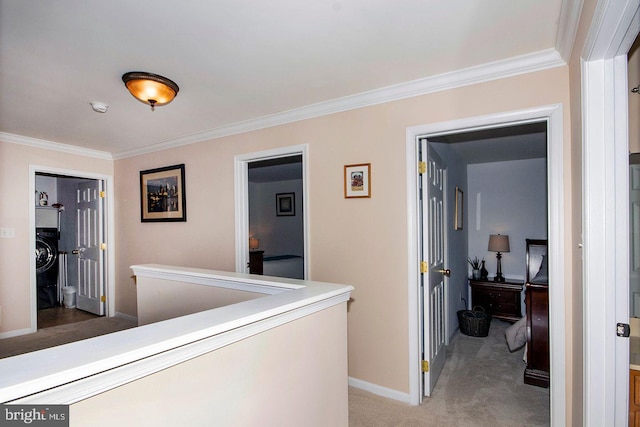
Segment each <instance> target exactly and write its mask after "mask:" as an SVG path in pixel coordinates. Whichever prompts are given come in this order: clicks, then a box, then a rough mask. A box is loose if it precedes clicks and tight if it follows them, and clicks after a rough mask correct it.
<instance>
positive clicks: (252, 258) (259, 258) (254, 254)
mask: <svg viewBox="0 0 640 427" xmlns="http://www.w3.org/2000/svg"><path fill="white" fill-rule="evenodd" d="M263 258H264V251H249V273H251V274H262V265H263Z"/></svg>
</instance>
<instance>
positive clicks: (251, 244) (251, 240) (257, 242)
mask: <svg viewBox="0 0 640 427" xmlns="http://www.w3.org/2000/svg"><path fill="white" fill-rule="evenodd" d="M259 246H260V240H258V239H256V238H255V237H249V249H252V250H253V249H258V247H259Z"/></svg>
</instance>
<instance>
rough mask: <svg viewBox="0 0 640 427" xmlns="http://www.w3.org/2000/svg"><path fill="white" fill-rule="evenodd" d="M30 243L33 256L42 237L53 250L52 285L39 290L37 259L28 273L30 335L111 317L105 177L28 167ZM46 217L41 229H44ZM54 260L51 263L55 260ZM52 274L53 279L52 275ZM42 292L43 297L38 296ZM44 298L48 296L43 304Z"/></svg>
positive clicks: (108, 207) (108, 181)
mask: <svg viewBox="0 0 640 427" xmlns="http://www.w3.org/2000/svg"><path fill="white" fill-rule="evenodd" d="M30 169H31V171H30V172H31V173H30V177H31V179H30V181H31V182H30V186H31V195H32V197H31V200H32V203H31V209H30V223H31V227H30V228H31V234H32V238H31V242H32V245H33V248H34V249H33V250H34V251H35V253H36V254H38V249H39V246H40V245H39V244H38V242H39V241H40V240H42V237H41V236H40V235H41V234H42V232H43V231H44V232H46V233H45V234H46V235H47V237H48V240H49V241H50V247H54V249H55V251H51V253H48V255H47V257H48V258H49V260H50V261H52V262H53V264H54V265H55V273H53V272H52V270H54V269H53V268H52V269H51V271H49V273H51V276H52V278H51V281H49V282H48V283H47V285H48V287H47V288H46V289H41V288H42V286H41V285H42V277H41V276H42V275H43V273H42V271H41V270H42V269H41V268H40V266H39V264H38V260H37V257H36V259H34V260H33V261H32V268H31V276H32V279H31V290H32V292H31V295H32V297H31V325H32V326H31V330H32V332H35V331H36V330H38V329H41V328H45V327H51V326H56V325H59V324H64V323H72V322H76V321H82V320H88V319H91V318H95V317H99V316H104V315H108V316H113V314H114V308H113V304H111V303H110V299H109V298H108V296H109V295H113V286H114V284H113V281H112V279H111V278H112V277H114V274H113V268H114V267H113V251H112V250H111V248H109V246H108V243H109V242H112V241H113V227H111V226H108V224H110V223H111V220H110V218H112V217H113V206H112V204H111V203H107V197H106V196H107V194H110V193H111V192H112V191H110V189H111V188H112V179H111V177H108V176H101V175H95V174H86V173H82V172H77V171H70V170H60V169H55V168H47V167H38V166H31V167H30ZM43 218H45V222H46V224H45V225H46V227H47V228H42V226H43V224H44V223H43ZM54 258H55V259H54ZM54 274H55V277H53V275H54ZM44 290H46V291H47V292H46V293H45V292H43V291H44ZM43 295H45V296H47V299H46V301H44V302H43Z"/></svg>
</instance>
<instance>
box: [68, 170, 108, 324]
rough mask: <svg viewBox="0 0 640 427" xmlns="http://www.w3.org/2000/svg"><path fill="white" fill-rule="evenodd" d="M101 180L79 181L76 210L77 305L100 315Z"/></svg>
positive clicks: (101, 260) (102, 266)
mask: <svg viewBox="0 0 640 427" xmlns="http://www.w3.org/2000/svg"><path fill="white" fill-rule="evenodd" d="M101 190H102V181H100V180H91V181H86V182H83V183H80V184H78V188H77V200H76V212H77V230H76V250H74V251H73V253H74V254H75V255H76V257H77V263H78V292H77V301H76V304H77V307H78V308H79V309H81V310H85V311H88V312H90V313H93V314H97V315H100V316H102V315H104V309H105V303H104V301H103V296H104V295H105V293H104V276H103V269H104V265H103V264H104V258H103V252H104V251H103V250H102V249H101V248H100V246H101V244H102V243H103V241H104V240H103V227H102V218H103V217H102V205H103V204H102V199H101V198H100V192H101Z"/></svg>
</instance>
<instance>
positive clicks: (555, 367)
mask: <svg viewBox="0 0 640 427" xmlns="http://www.w3.org/2000/svg"><path fill="white" fill-rule="evenodd" d="M532 122H545V123H546V124H547V132H548V139H547V153H548V157H547V181H548V188H549V191H548V196H547V197H548V222H549V229H548V239H549V258H550V259H551V258H552V259H554V260H556V262H555V264H554V266H550V271H549V275H550V276H549V277H550V281H551V282H552V283H562V278H563V277H564V250H563V248H564V236H563V234H562V222H561V219H562V218H563V215H564V213H563V212H564V196H563V191H562V182H563V174H562V171H563V161H562V157H563V156H562V154H563V153H562V143H561V142H562V107H561V105H553V106H547V107H541V108H534V109H530V110H522V111H516V112H509V113H501V114H495V115H489V116H480V117H475V118H470V119H462V120H455V121H451V122H444V123H437V124H433V125H425V126H418V127H414V128H409V129H408V130H407V141H406V144H407V171H408V172H407V189H408V195H407V201H408V205H409V206H408V211H409V213H410V215H411V218H410V220H409V224H408V225H409V227H408V233H409V236H410V237H409V241H410V247H409V255H410V256H409V292H410V293H409V296H410V298H409V304H410V305H409V315H410V322H409V327H410V331H409V333H410V341H409V354H410V379H409V381H410V396H409V398H410V403H411V404H414V405H417V404H419V403H420V401H421V399H422V393H423V391H422V388H421V381H420V379H421V373H420V372H421V359H420V355H421V352H420V348H421V344H422V343H421V338H422V330H421V327H422V326H421V321H420V304H419V298H420V297H419V278H418V274H417V268H416V266H417V265H419V262H420V259H419V250H418V245H419V243H418V241H417V239H416V238H415V236H417V235H418V233H417V230H419V223H418V219H417V214H416V212H418V209H417V200H418V199H417V184H416V176H417V165H418V164H417V153H416V141H417V140H418V138H419V137H427V138H429V137H437V136H440V135H445V134H453V133H461V132H463V131H470V130H480V129H491V128H501V127H505V126H510V125H513V124H518V123H520V124H524V123H532ZM465 259H466V257H465ZM549 328H550V364H551V370H552V371H553V372H554V376H553V377H552V379H551V385H550V389H551V390H550V393H551V420H552V422H557V423H560V424H561V423H562V422H563V421H564V411H565V397H564V395H565V374H564V359H563V357H564V345H565V344H564V336H565V330H564V294H563V292H562V289H561V288H556V289H551V290H550V325H549Z"/></svg>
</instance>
